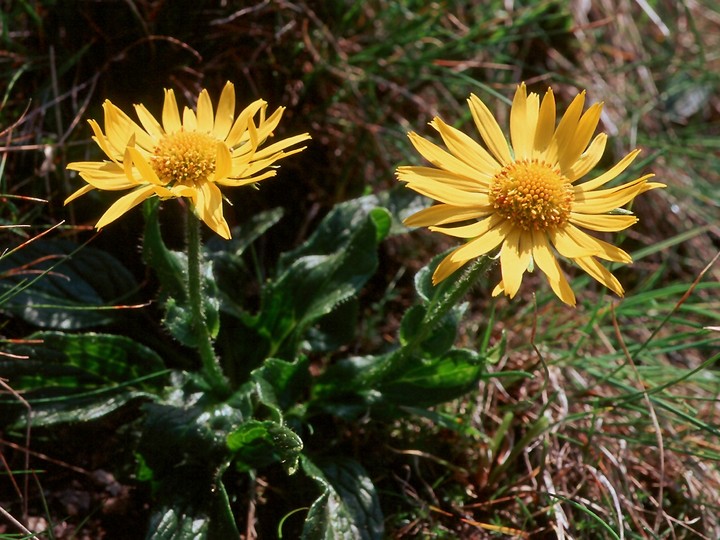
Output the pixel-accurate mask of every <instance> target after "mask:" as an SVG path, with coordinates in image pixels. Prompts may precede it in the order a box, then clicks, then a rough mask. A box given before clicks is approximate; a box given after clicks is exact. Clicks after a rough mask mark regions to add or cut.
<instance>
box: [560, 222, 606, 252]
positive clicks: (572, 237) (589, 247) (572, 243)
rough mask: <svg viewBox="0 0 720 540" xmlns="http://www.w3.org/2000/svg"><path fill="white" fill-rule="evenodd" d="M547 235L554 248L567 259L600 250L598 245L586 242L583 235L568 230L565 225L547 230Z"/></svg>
mask: <svg viewBox="0 0 720 540" xmlns="http://www.w3.org/2000/svg"><path fill="white" fill-rule="evenodd" d="M548 236H549V237H550V242H551V243H552V245H553V246H555V249H557V250H558V252H559V253H560V255H562V256H563V257H567V258H568V259H574V258H576V257H589V256H591V255H597V254H598V253H600V252H601V250H600V248H599V247H598V246H596V245H594V244H592V243H589V242H586V241H585V239H584V237H580V236H578V235H576V234H574V233H572V232H568V230H567V225H566V226H565V227H561V228H556V229H551V230H549V231H548Z"/></svg>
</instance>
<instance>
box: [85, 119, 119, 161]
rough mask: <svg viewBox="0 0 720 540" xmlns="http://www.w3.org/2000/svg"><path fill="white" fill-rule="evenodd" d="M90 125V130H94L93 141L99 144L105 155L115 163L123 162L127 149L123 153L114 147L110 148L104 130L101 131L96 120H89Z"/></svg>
mask: <svg viewBox="0 0 720 540" xmlns="http://www.w3.org/2000/svg"><path fill="white" fill-rule="evenodd" d="M88 124H90V128H91V129H92V130H93V133H94V134H95V136H94V137H93V139H94V140H95V142H96V143H97V144H98V146H99V147H100V149H101V150H102V151H103V152H105V155H106V156H107V157H109V158H110V159H112V160H113V161H115V162H117V161H121V160H122V157H123V152H124V151H125V149H124V148H123V149H122V152H118V151H117V150H115V149H114V148H113V147H112V146H110V143H109V142H108V140H107V137H106V136H105V134H104V133H103V132H102V129H100V125H99V124H98V123H97V122H96V121H95V120H88Z"/></svg>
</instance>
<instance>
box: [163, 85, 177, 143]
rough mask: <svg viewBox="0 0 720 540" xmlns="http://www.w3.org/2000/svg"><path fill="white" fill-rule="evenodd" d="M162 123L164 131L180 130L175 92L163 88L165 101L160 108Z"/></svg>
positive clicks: (173, 131) (175, 131)
mask: <svg viewBox="0 0 720 540" xmlns="http://www.w3.org/2000/svg"><path fill="white" fill-rule="evenodd" d="M162 124H163V127H164V128H165V132H166V133H169V134H173V133H177V132H178V131H180V128H181V127H182V124H181V123H180V113H179V110H178V105H177V101H176V100H175V92H173V91H172V90H167V89H166V90H165V103H164V104H163V110H162Z"/></svg>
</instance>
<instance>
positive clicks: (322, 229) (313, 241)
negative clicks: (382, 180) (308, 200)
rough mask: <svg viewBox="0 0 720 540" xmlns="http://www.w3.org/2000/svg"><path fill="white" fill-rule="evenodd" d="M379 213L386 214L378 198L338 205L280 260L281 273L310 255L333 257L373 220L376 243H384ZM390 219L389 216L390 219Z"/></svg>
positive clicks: (373, 197)
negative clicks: (366, 223)
mask: <svg viewBox="0 0 720 540" xmlns="http://www.w3.org/2000/svg"><path fill="white" fill-rule="evenodd" d="M377 212H381V213H385V214H387V210H385V209H380V208H378V198H377V197H376V196H374V195H369V196H367V197H360V198H358V199H352V200H350V201H346V202H343V203H340V204H337V205H335V206H334V207H333V209H332V210H331V211H330V212H329V213H328V215H327V216H325V218H324V219H323V220H322V221H321V222H320V224H319V225H318V227H317V229H315V231H314V232H313V234H312V235H310V238H308V239H307V240H306V241H305V242H304V243H303V244H302V245H301V246H299V247H298V248H296V249H294V250H292V251H288V252H286V253H283V254H282V256H281V257H280V262H279V268H280V270H281V271H282V270H285V269H287V268H288V267H289V266H290V265H291V264H292V263H293V262H294V261H296V260H297V259H299V258H301V257H305V256H308V255H317V254H327V253H334V252H336V251H337V250H338V248H339V247H341V246H343V245H346V244H348V243H350V241H351V239H352V237H353V235H354V234H355V231H356V230H357V229H358V228H359V227H361V226H362V225H363V223H364V222H365V221H366V220H367V218H368V216H371V214H372V216H371V219H372V221H373V223H376V222H380V223H381V226H380V227H378V226H377V225H376V230H377V231H378V233H377V237H376V243H379V242H380V241H381V240H382V237H381V236H382V235H381V234H380V231H384V230H385V228H384V225H383V224H382V223H383V222H384V221H385V220H384V218H381V217H380V216H379V214H378V213H377ZM388 217H389V216H388Z"/></svg>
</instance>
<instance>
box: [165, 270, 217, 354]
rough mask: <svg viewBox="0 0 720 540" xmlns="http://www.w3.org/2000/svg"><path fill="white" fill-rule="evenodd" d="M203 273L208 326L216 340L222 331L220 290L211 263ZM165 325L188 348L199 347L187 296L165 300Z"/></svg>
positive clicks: (170, 297) (205, 311) (204, 302)
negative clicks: (186, 299) (213, 275)
mask: <svg viewBox="0 0 720 540" xmlns="http://www.w3.org/2000/svg"><path fill="white" fill-rule="evenodd" d="M183 259H184V256H183ZM202 271H203V275H202V276H201V278H202V280H203V307H204V313H205V317H206V324H207V326H208V330H209V331H210V335H211V337H213V338H215V337H217V334H218V332H219V331H220V300H219V298H218V289H217V285H216V284H215V281H214V280H213V278H212V264H211V263H210V262H208V263H206V264H203V265H202ZM163 325H164V326H165V328H167V330H168V331H169V332H170V334H171V335H172V336H173V337H174V338H175V339H177V340H178V341H179V342H180V343H182V344H183V345H185V346H186V347H192V348H196V347H197V345H198V343H197V334H196V332H195V331H194V329H193V325H194V318H193V315H192V308H191V307H190V306H189V305H188V304H187V302H186V301H185V295H183V296H181V297H180V299H178V298H175V297H173V296H169V297H167V299H166V300H165V317H164V318H163Z"/></svg>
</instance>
